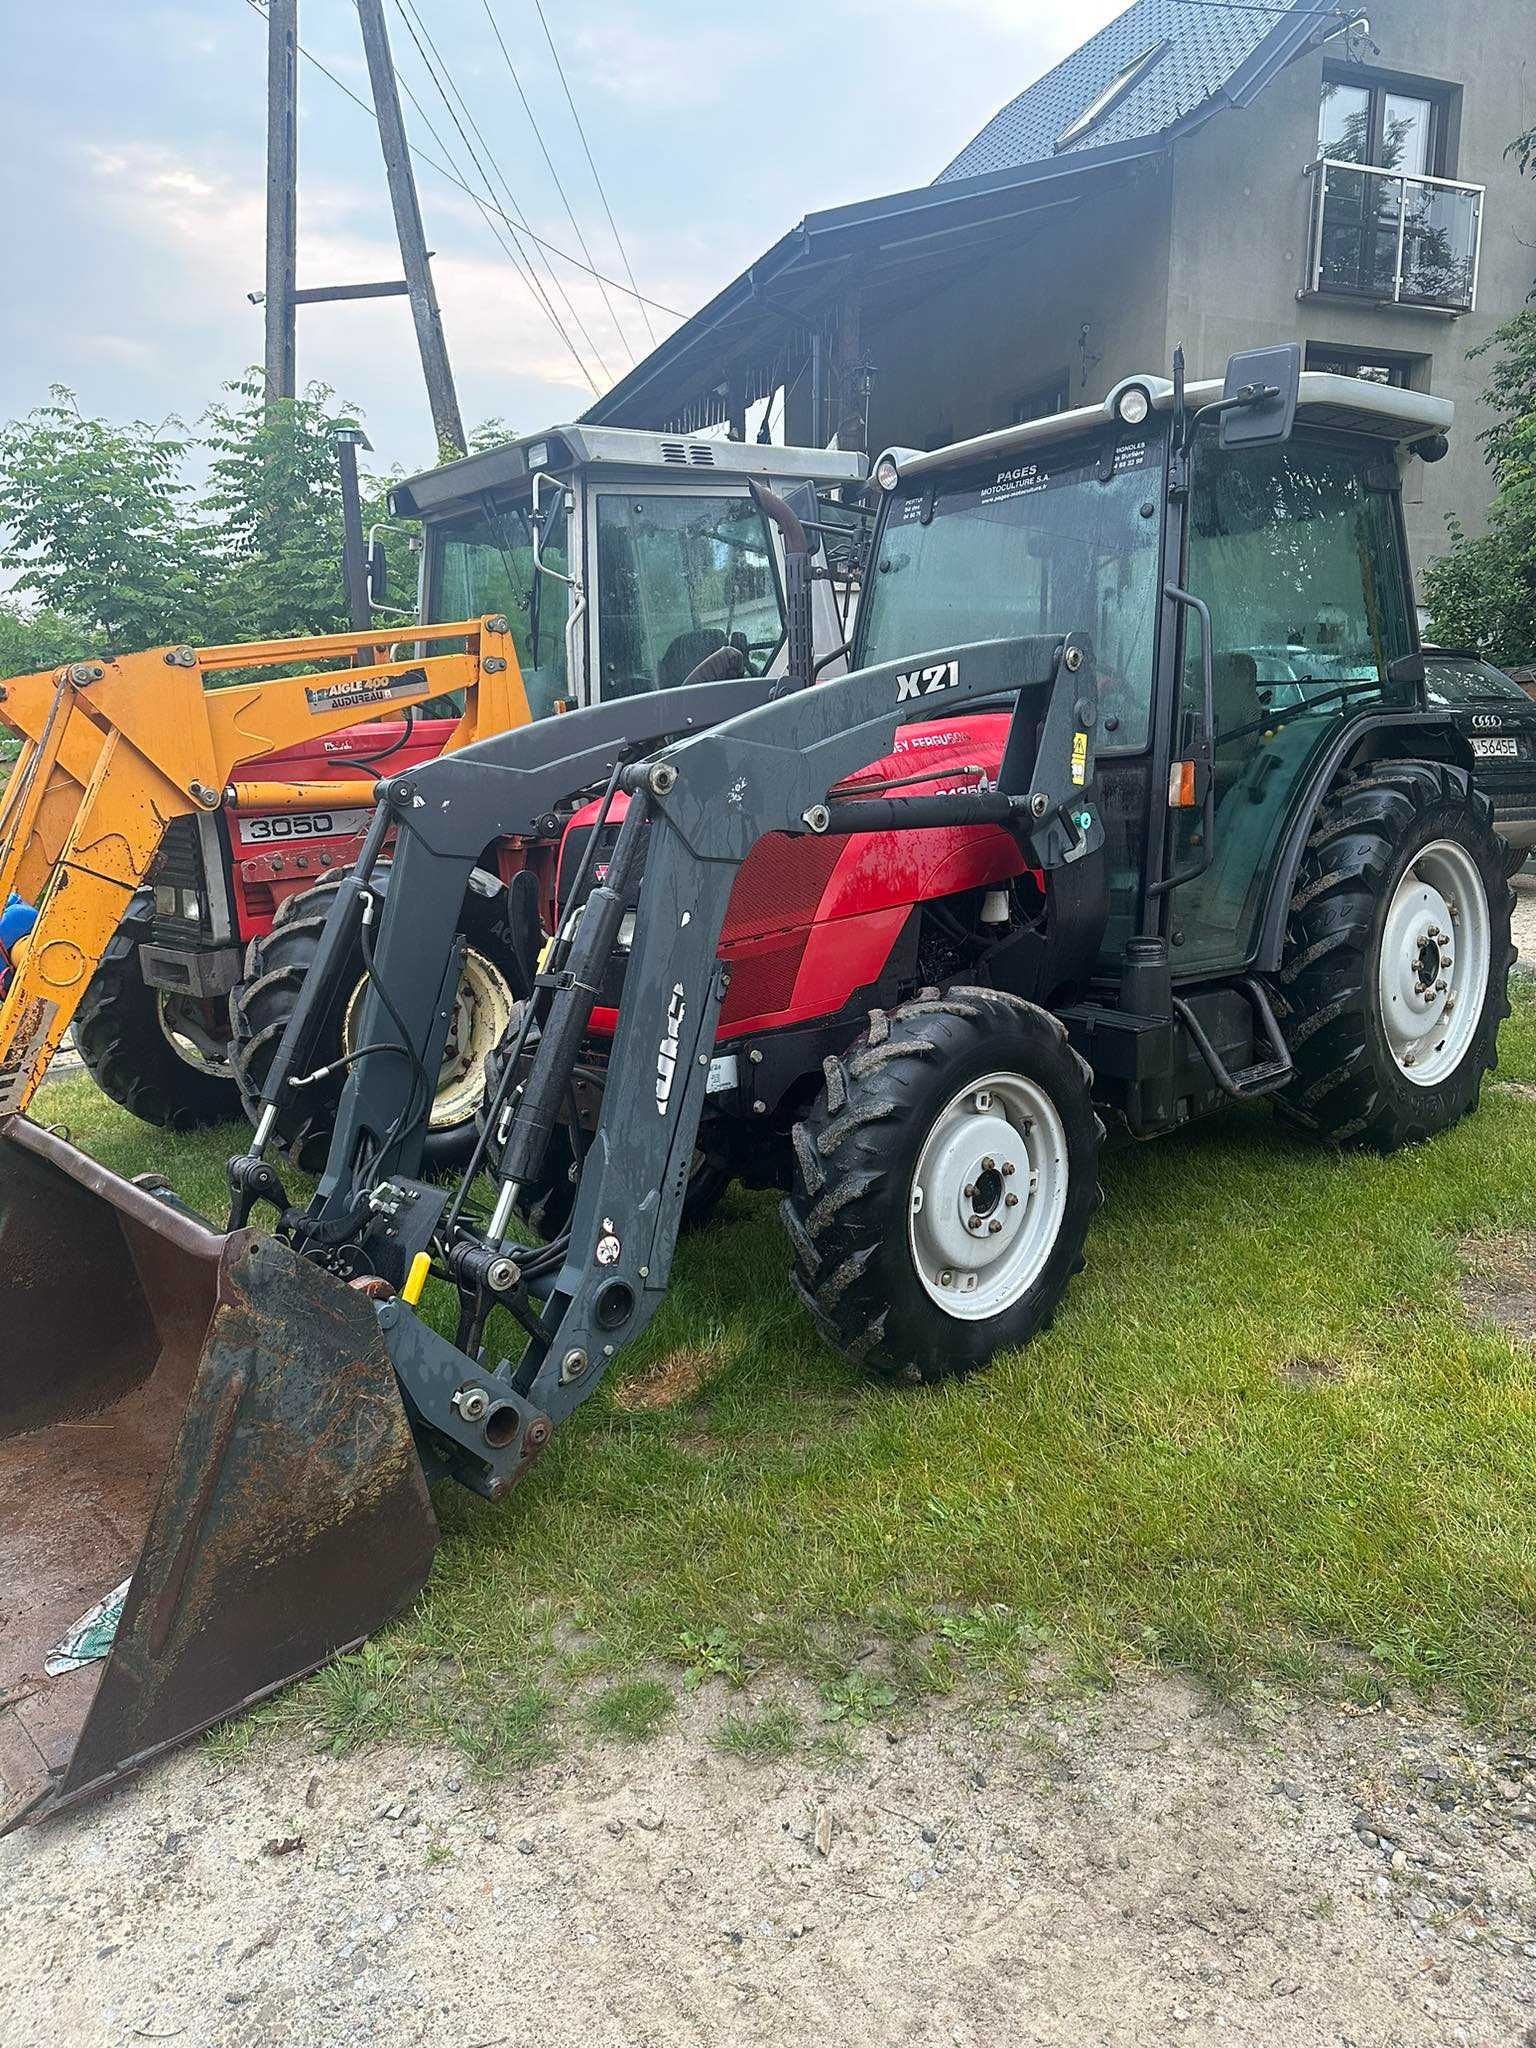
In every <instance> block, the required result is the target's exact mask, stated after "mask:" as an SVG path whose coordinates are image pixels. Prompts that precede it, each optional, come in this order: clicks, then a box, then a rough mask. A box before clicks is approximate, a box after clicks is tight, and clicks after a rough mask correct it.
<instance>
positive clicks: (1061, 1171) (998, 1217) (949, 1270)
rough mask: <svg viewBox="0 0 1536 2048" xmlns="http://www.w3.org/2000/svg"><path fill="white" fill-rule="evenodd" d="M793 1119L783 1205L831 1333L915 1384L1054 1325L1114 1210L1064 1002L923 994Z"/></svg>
mask: <svg viewBox="0 0 1536 2048" xmlns="http://www.w3.org/2000/svg"><path fill="white" fill-rule="evenodd" d="M824 1071H825V1074H826V1085H825V1088H824V1089H823V1091H822V1093H821V1095H820V1096H819V1097H818V1098H817V1102H816V1106H815V1108H814V1109H813V1111H812V1113H811V1114H810V1115H809V1116H808V1117H807V1118H806V1119H805V1121H804V1122H803V1123H799V1124H796V1126H795V1129H794V1153H795V1164H794V1181H793V1186H792V1191H791V1193H790V1194H789V1196H788V1197H787V1199H786V1200H785V1202H784V1204H783V1208H782V1210H781V1214H782V1217H783V1221H784V1227H785V1229H786V1230H787V1232H788V1233H789V1238H790V1242H791V1244H792V1246H793V1248H794V1254H795V1264H794V1282H795V1287H796V1290H797V1292H798V1293H799V1295H800V1297H801V1299H802V1300H803V1301H804V1303H805V1305H806V1307H807V1308H808V1309H809V1310H810V1313H811V1319H812V1321H813V1322H814V1323H815V1325H816V1327H817V1329H818V1330H819V1331H820V1332H821V1334H822V1336H823V1337H825V1339H826V1340H827V1342H828V1343H829V1344H831V1345H832V1346H833V1347H834V1348H835V1349H837V1350H839V1351H841V1352H842V1353H843V1354H844V1356H845V1357H847V1358H848V1359H849V1360H851V1361H852V1362H853V1363H855V1364H857V1365H862V1366H868V1367H872V1368H874V1369H876V1370H879V1371H882V1372H885V1373H888V1374H894V1375H897V1376H899V1377H902V1378H906V1379H915V1380H928V1381H932V1380H943V1379H952V1378H957V1377H959V1376H960V1375H961V1374H963V1373H969V1372H974V1371H976V1370H977V1369H978V1368H979V1367H981V1366H984V1365H986V1364H987V1363H988V1361H989V1360H990V1359H991V1358H992V1357H993V1355H994V1354H995V1353H996V1352H998V1351H1002V1350H1007V1349H1012V1348H1014V1347H1016V1346H1018V1345H1022V1344H1027V1343H1028V1342H1029V1341H1030V1339H1031V1338H1032V1337H1035V1336H1037V1335H1039V1333H1040V1332H1041V1331H1042V1330H1045V1329H1047V1328H1049V1326H1050V1323H1051V1319H1052V1317H1053V1316H1054V1314H1055V1312H1056V1309H1057V1307H1058V1306H1059V1304H1060V1302H1061V1299H1062V1296H1063V1295H1064V1294H1065V1292H1066V1290H1067V1286H1068V1284H1069V1282H1070V1281H1071V1278H1072V1276H1073V1274H1074V1273H1076V1272H1078V1271H1080V1269H1081V1267H1082V1264H1083V1244H1084V1240H1085V1239H1086V1237H1087V1234H1088V1225H1089V1223H1090V1222H1091V1220H1092V1218H1093V1214H1094V1211H1095V1210H1096V1209H1097V1208H1098V1206H1099V1199H1100V1197H1099V1146H1100V1143H1101V1141H1102V1139H1103V1136H1104V1127H1103V1125H1102V1124H1101V1123H1100V1121H1099V1119H1098V1117H1097V1116H1096V1115H1095V1114H1094V1108H1093V1102H1092V1096H1091V1089H1092V1083H1093V1076H1092V1073H1091V1071H1090V1069H1089V1068H1088V1066H1087V1064H1086V1063H1085V1062H1084V1061H1083V1060H1082V1059H1080V1058H1079V1057H1078V1055H1077V1054H1076V1053H1075V1052H1074V1051H1073V1049H1072V1047H1071V1046H1070V1045H1069V1044H1068V1042H1067V1035H1066V1032H1065V1030H1064V1028H1063V1027H1062V1025H1061V1023H1060V1021H1059V1020H1058V1019H1057V1018H1055V1017H1053V1016H1052V1015H1051V1014H1050V1013H1049V1012H1048V1011H1046V1010H1042V1009H1039V1008H1037V1007H1036V1006H1035V1005H1034V1004H1033V1003H1026V1002H1023V1001H1021V1000H1020V999H1019V998H1018V997H1016V996H1010V995H1004V994H1002V993H1001V992H1000V991H998V990H996V989H988V988H951V989H949V990H948V991H947V992H945V993H944V994H940V993H939V991H938V990H937V989H928V990H924V991H923V993H922V994H921V995H920V996H919V997H918V998H917V1000H916V1001H914V1002H908V1003H903V1004H902V1005H901V1006H900V1008H899V1009H895V1010H892V1011H890V1012H889V1013H888V1014H887V1013H886V1012H885V1011H882V1010H876V1011H874V1012H872V1013H871V1016H870V1020H869V1028H868V1030H867V1031H866V1032H865V1034H864V1035H863V1036H862V1037H861V1038H860V1039H859V1040H858V1042H857V1043H856V1044H855V1045H854V1046H853V1048H852V1049H851V1051H850V1052H849V1053H848V1054H846V1055H845V1056H844V1057H843V1058H841V1059H828V1060H827V1061H826V1062H825V1064H824Z"/></svg>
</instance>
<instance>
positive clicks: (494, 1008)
mask: <svg viewBox="0 0 1536 2048" xmlns="http://www.w3.org/2000/svg"><path fill="white" fill-rule="evenodd" d="M367 987H368V978H367V976H366V975H365V976H364V977H363V979H362V980H361V981H360V982H359V983H358V985H357V987H356V988H355V989H354V990H353V991H352V1000H351V1001H350V1002H349V1003H348V1004H347V1014H346V1018H345V1020H344V1021H343V1023H342V1027H341V1045H342V1050H343V1052H347V1053H353V1052H356V1051H357V1049H358V1045H359V1040H358V1037H357V1024H358V1019H359V1016H360V1014H361V1011H362V1006H363V994H364V991H365V990H366V989H367ZM515 1007H516V1005H515V1003H514V1001H513V997H512V991H511V989H510V988H509V987H508V986H507V981H506V977H505V976H504V975H503V974H502V972H501V969H500V968H499V967H497V966H495V965H494V964H493V963H492V962H491V961H489V960H487V959H486V957H485V955H484V954H483V953H477V952H475V951H474V949H473V948H470V949H469V950H468V951H467V952H466V953H465V955H464V971H463V973H462V974H461V975H460V976H459V987H458V993H457V994H456V995H455V997H454V1002H453V1017H452V1019H451V1021H450V1023H449V1026H448V1043H447V1045H446V1046H445V1047H444V1048H443V1063H442V1065H441V1067H440V1068H439V1069H438V1080H437V1093H436V1095H435V1096H434V1097H433V1098H432V1109H431V1113H430V1115H429V1116H428V1118H427V1128H428V1130H431V1131H451V1130H457V1129H458V1127H459V1126H460V1125H461V1124H466V1123H468V1122H469V1120H470V1118H471V1117H472V1116H473V1115H474V1113H475V1111H476V1110H477V1109H478V1108H479V1107H480V1105H481V1103H482V1102H483V1101H484V1100H485V1063H486V1061H487V1060H488V1059H489V1058H490V1056H491V1054H492V1053H493V1052H494V1051H495V1049H496V1047H497V1045H498V1044H499V1042H500V1040H501V1037H502V1034H503V1033H504V1032H505V1031H506V1029H507V1026H508V1025H509V1024H510V1023H511V1022H512V1012H513V1010H514V1008H515Z"/></svg>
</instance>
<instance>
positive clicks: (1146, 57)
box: [1051, 36, 1169, 149]
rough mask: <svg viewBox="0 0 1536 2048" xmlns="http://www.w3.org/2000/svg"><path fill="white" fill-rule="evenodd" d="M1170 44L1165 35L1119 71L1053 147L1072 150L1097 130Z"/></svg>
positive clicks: (1068, 124)
mask: <svg viewBox="0 0 1536 2048" xmlns="http://www.w3.org/2000/svg"><path fill="white" fill-rule="evenodd" d="M1168 42H1169V38H1168V37H1167V36H1164V37H1163V38H1162V40H1161V41H1160V42H1156V43H1149V44H1148V45H1147V47H1146V49H1144V50H1142V51H1141V52H1140V53H1139V54H1138V55H1137V56H1134V57H1133V58H1132V59H1131V61H1130V63H1129V64H1127V65H1125V66H1123V67H1122V68H1121V69H1120V70H1119V71H1117V72H1116V73H1115V75H1114V77H1113V78H1112V79H1111V80H1110V81H1109V83H1108V85H1106V86H1105V87H1104V90H1103V91H1102V92H1100V93H1096V94H1095V95H1094V97H1093V98H1092V99H1091V100H1090V101H1089V102H1088V104H1087V106H1086V107H1084V109H1083V111H1082V112H1081V113H1080V114H1079V115H1078V116H1077V117H1076V119H1075V120H1071V121H1069V122H1068V123H1067V125H1066V127H1065V128H1063V129H1062V131H1061V133H1060V134H1059V135H1058V136H1057V138H1056V140H1055V142H1054V143H1053V144H1052V145H1051V147H1052V148H1053V149H1070V148H1071V147H1072V145H1073V143H1074V142H1081V141H1082V139H1083V137H1084V136H1085V135H1086V134H1087V133H1088V131H1089V129H1090V128H1094V127H1097V125H1098V124H1099V122H1100V121H1102V120H1103V118H1104V116H1105V115H1106V114H1107V113H1108V112H1109V110H1110V108H1111V107H1114V106H1117V105H1118V104H1119V102H1120V101H1121V100H1122V99H1124V97H1125V95H1126V94H1127V93H1128V92H1129V91H1130V89H1131V87H1132V86H1133V85H1136V84H1137V83H1139V81H1140V80H1141V79H1143V78H1145V77H1146V75H1147V73H1148V72H1149V71H1150V70H1151V69H1152V66H1153V65H1154V64H1155V63H1156V62H1157V61H1158V59H1159V58H1160V57H1161V56H1162V54H1163V52H1164V51H1165V50H1166V49H1167V48H1168Z"/></svg>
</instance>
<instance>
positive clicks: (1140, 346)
mask: <svg viewBox="0 0 1536 2048" xmlns="http://www.w3.org/2000/svg"><path fill="white" fill-rule="evenodd" d="M1370 16H1371V29H1370V32H1371V38H1372V40H1373V41H1374V42H1375V43H1376V44H1377V45H1378V46H1379V49H1380V55H1379V57H1378V56H1374V55H1371V57H1370V62H1371V68H1373V69H1376V70H1380V71H1385V72H1393V73H1398V74H1402V75H1404V76H1406V77H1409V78H1417V79H1423V80H1427V81H1432V82H1439V83H1444V84H1447V85H1452V86H1459V87H1460V88H1461V91H1460V105H1459V137H1458V141H1457V145H1456V151H1455V176H1456V177H1458V178H1460V179H1465V180H1467V181H1468V182H1471V183H1475V184H1481V185H1486V187H1487V195H1486V199H1485V203H1484V214H1483V247H1482V262H1481V267H1480V275H1479V280H1478V293H1477V310H1476V311H1475V312H1474V313H1471V314H1467V315H1464V316H1462V317H1460V318H1457V319H1451V318H1449V317H1448V316H1446V315H1445V314H1443V313H1432V312H1426V311H1421V310H1419V309H1417V308H1411V307H1398V306H1384V307H1383V306H1376V305H1374V304H1365V303H1361V302H1359V301H1355V300H1351V299H1339V298H1330V299H1314V300H1309V301H1305V302H1301V301H1298V299H1297V296H1296V294H1297V290H1298V288H1299V287H1300V286H1301V285H1302V283H1303V281H1304V277H1305V264H1306V259H1307V238H1308V226H1309V218H1310V215H1309V205H1310V187H1309V184H1308V181H1307V179H1306V178H1305V177H1304V175H1303V173H1304V171H1305V169H1306V166H1307V165H1308V164H1310V163H1311V162H1312V160H1313V158H1314V156H1315V154H1316V140H1317V110H1318V100H1319V95H1320V92H1321V87H1322V77H1323V67H1324V64H1325V62H1337V61H1338V60H1339V58H1340V56H1341V54H1342V46H1341V44H1340V43H1339V42H1338V41H1337V40H1336V41H1335V42H1334V43H1332V44H1330V45H1328V46H1327V47H1325V48H1323V49H1317V50H1313V51H1310V52H1309V53H1308V54H1307V55H1306V56H1304V57H1301V58H1298V59H1297V60H1296V61H1295V62H1294V63H1293V64H1291V65H1290V66H1289V67H1288V68H1287V69H1286V70H1285V71H1284V72H1283V73H1281V74H1280V76H1279V77H1277V78H1276V79H1274V80H1273V81H1272V83H1271V84H1270V85H1269V86H1268V87H1267V89H1266V90H1265V92H1264V93H1263V94H1262V96H1261V97H1260V98H1259V100H1258V101H1257V102H1256V103H1255V104H1254V105H1253V106H1252V107H1250V108H1248V109H1246V110H1239V109H1236V108H1227V109H1224V110H1223V111H1221V112H1219V113H1217V114H1215V115H1213V116H1212V117H1211V118H1210V119H1209V120H1208V121H1207V122H1206V123H1205V124H1204V125H1203V126H1202V127H1200V128H1199V129H1197V130H1196V131H1195V132H1194V133H1193V134H1191V135H1189V136H1187V137H1185V138H1184V139H1182V140H1181V141H1179V142H1177V143H1176V144H1175V145H1174V147H1173V149H1172V151H1171V152H1170V153H1169V155H1168V156H1166V157H1164V158H1162V159H1161V160H1160V161H1156V162H1154V163H1153V164H1152V165H1151V166H1150V167H1147V168H1143V169H1141V170H1140V171H1139V172H1137V173H1135V174H1132V175H1129V176H1127V175H1124V174H1122V175H1120V176H1118V177H1116V178H1113V179H1111V178H1110V177H1108V176H1106V178H1105V180H1104V182H1103V184H1102V185H1099V186H1096V188H1095V189H1094V190H1093V191H1092V192H1091V194H1090V196H1088V197H1085V198H1083V199H1080V200H1079V201H1077V202H1076V203H1075V204H1073V205H1071V206H1069V207H1063V208H1060V209H1057V210H1054V211H1052V212H1050V213H1047V214H1045V215H1043V216H1041V217H1040V219H1039V220H1038V221H1037V222H1035V223H1033V224H1031V223H1028V222H1024V223H1021V224H1020V228H1019V232H1018V234H1017V236H1016V237H1015V238H1014V239H1012V240H1011V241H1010V242H1009V243H1008V244H1007V245H1006V246H1005V247H1004V248H1003V249H1002V250H1001V251H1000V252H998V253H996V254H994V255H992V256H991V257H990V258H989V259H988V260H987V261H986V262H984V263H982V264H979V265H978V266H977V267H975V268H974V269H973V270H971V271H969V272H967V273H964V274H963V275H961V276H960V277H958V278H956V279H952V280H951V281H949V282H947V283H945V284H943V285H942V286H938V287H935V288H932V289H929V290H926V291H922V292H920V293H918V294H917V295H916V297H915V300H914V303H912V304H911V305H909V306H907V307H906V308H904V309H902V310H900V311H897V312H894V313H888V314H886V315H884V316H883V317H879V318H870V317H866V321H865V326H864V329H863V333H862V336H861V341H862V346H863V348H864V350H865V352H866V353H867V354H868V356H869V357H870V359H871V360H872V361H873V362H874V363H875V365H876V366H877V369H878V376H877V378H876V381H875V386H874V395H873V400H872V404H871V414H870V445H871V448H872V449H878V448H881V447H884V446H888V445H890V444H892V443H903V444H906V445H909V446H915V447H933V446H935V445H937V444H939V443H941V442H943V441H947V440H952V439H956V438H959V437H961V436H963V435H967V434H973V433H981V432H984V431H986V430H987V429H988V428H991V427H997V426H1002V425H1005V424H1006V423H1007V422H1008V421H1009V420H1010V419H1011V418H1012V417H1013V408H1014V406H1015V404H1016V402H1017V401H1018V399H1019V398H1020V397H1021V396H1022V395H1023V394H1024V393H1026V392H1028V391H1031V390H1033V389H1035V388H1037V387H1038V386H1039V385H1041V384H1043V383H1045V382H1047V381H1048V380H1049V379H1051V378H1052V377H1053V376H1055V375H1056V374H1057V373H1058V372H1060V371H1062V370H1066V371H1068V372H1069V374H1070V402H1071V403H1073V404H1080V403H1083V402H1085V401H1087V400H1091V399H1094V398H1098V397H1101V396H1102V395H1103V393H1104V392H1105V391H1106V390H1107V389H1108V387H1109V385H1110V384H1111V383H1113V382H1114V381H1115V379H1116V378H1118V377H1121V376H1123V375H1125V374H1126V373H1127V372H1129V371H1132V370H1153V371H1161V372H1163V373H1165V374H1166V372H1167V369H1168V366H1169V363H1170V361H1171V359H1172V354H1173V350H1174V348H1175V346H1176V345H1178V344H1179V343H1182V344H1183V346H1184V350H1185V355H1186V360H1187V365H1188V371H1189V375H1190V376H1191V377H1192V378H1193V377H1206V376H1216V375H1219V374H1220V373H1221V371H1222V369H1223V368H1224V366H1225V363H1226V359H1227V357H1228V356H1229V355H1230V354H1231V353H1232V351H1233V350H1234V349H1239V348H1251V347H1256V346H1259V345H1262V344H1264V343H1266V342H1273V341H1298V342H1301V343H1303V344H1305V343H1307V342H1309V341H1310V342H1318V343H1323V344H1332V345H1334V346H1336V347H1343V348H1350V349H1364V350H1370V349H1387V350H1390V351H1392V352H1393V353H1394V354H1398V355H1409V356H1413V357H1416V358H1418V359H1419V360H1418V362H1417V364H1416V367H1415V371H1414V375H1413V379H1412V381H1413V382H1414V383H1416V384H1418V385H1421V386H1422V387H1423V388H1426V389H1433V390H1435V391H1437V392H1439V393H1441V394H1442V395H1444V396H1445V397H1448V398H1452V399H1454V400H1455V401H1456V414H1457V418H1456V431H1455V434H1454V436H1453V438H1452V447H1451V453H1450V455H1449V456H1448V457H1447V458H1446V460H1445V461H1444V462H1441V463H1439V464H1438V465H1434V466H1430V465H1426V464H1422V463H1415V464H1414V465H1412V467H1411V468H1410V470H1409V471H1408V474H1407V478H1406V480H1405V490H1404V497H1405V507H1406V511H1407V517H1408V530H1409V539H1410V543H1411V545H1412V549H1413V556H1414V561H1415V563H1416V564H1417V565H1418V566H1420V567H1422V565H1423V564H1424V563H1425V562H1427V561H1430V560H1432V559H1433V558H1434V556H1435V555H1437V554H1439V553H1441V552H1442V551H1443V550H1444V548H1445V545H1446V540H1447V533H1446V516H1447V514H1453V515H1454V516H1455V517H1456V518H1457V519H1458V520H1459V521H1460V523H1461V524H1462V525H1463V526H1464V527H1465V528H1466V529H1467V530H1468V531H1469V532H1473V533H1476V532H1479V531H1481V530H1482V528H1483V526H1484V524H1485V521H1486V514H1487V508H1488V499H1489V481H1488V472H1487V468H1486V465H1485V464H1484V461H1483V457H1482V450H1481V447H1480V446H1479V443H1478V440H1477V434H1478V430H1479V428H1480V427H1481V426H1483V425H1485V424H1486V421H1487V413H1486V409H1485V408H1484V407H1483V405H1482V402H1481V398H1480V395H1479V394H1480V392H1481V389H1482V386H1483V384H1484V383H1485V382H1486V380H1487V374H1488V362H1487V359H1486V358H1483V359H1480V360H1476V361H1470V362H1469V360H1468V351H1469V350H1470V349H1471V348H1473V347H1475V346H1476V344H1477V343H1478V342H1480V341H1483V340H1485V339H1486V338H1487V336H1488V335H1489V334H1490V333H1491V332H1492V330H1493V329H1494V328H1495V327H1496V326H1497V325H1498V324H1499V322H1500V321H1502V320H1506V319H1508V318H1509V316H1510V315H1511V314H1512V313H1514V312H1515V311H1516V310H1517V309H1518V308H1519V307H1520V305H1521V304H1523V302H1524V300H1525V297H1526V294H1527V292H1528V291H1529V290H1530V288H1531V284H1532V279H1533V276H1536V180H1532V179H1530V178H1522V177H1521V176H1520V175H1519V174H1518V172H1517V171H1516V169H1515V167H1514V165H1513V163H1512V162H1510V161H1509V160H1508V159H1507V158H1506V157H1505V154H1504V151H1505V148H1506V145H1507V144H1508V143H1509V142H1510V141H1511V140H1512V139H1513V137H1514V136H1515V135H1516V134H1518V133H1519V132H1520V131H1521V129H1522V128H1524V127H1526V126H1528V125H1529V122H1530V120H1531V118H1532V113H1533V111H1536V99H1533V98H1532V95H1533V94H1536V42H1533V39H1532V34H1531V31H1532V29H1533V27H1536V6H1533V5H1532V4H1531V0H1475V4H1474V5H1473V6H1470V7H1465V8H1453V7H1451V6H1449V5H1447V4H1446V0H1376V4H1373V5H1372V7H1371V10H1370ZM1367 54H1368V55H1370V53H1369V52H1367ZM1085 323H1086V327H1087V333H1086V336H1083V334H1082V330H1083V328H1084V325H1085ZM1080 337H1082V338H1081V339H1080Z"/></svg>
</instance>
